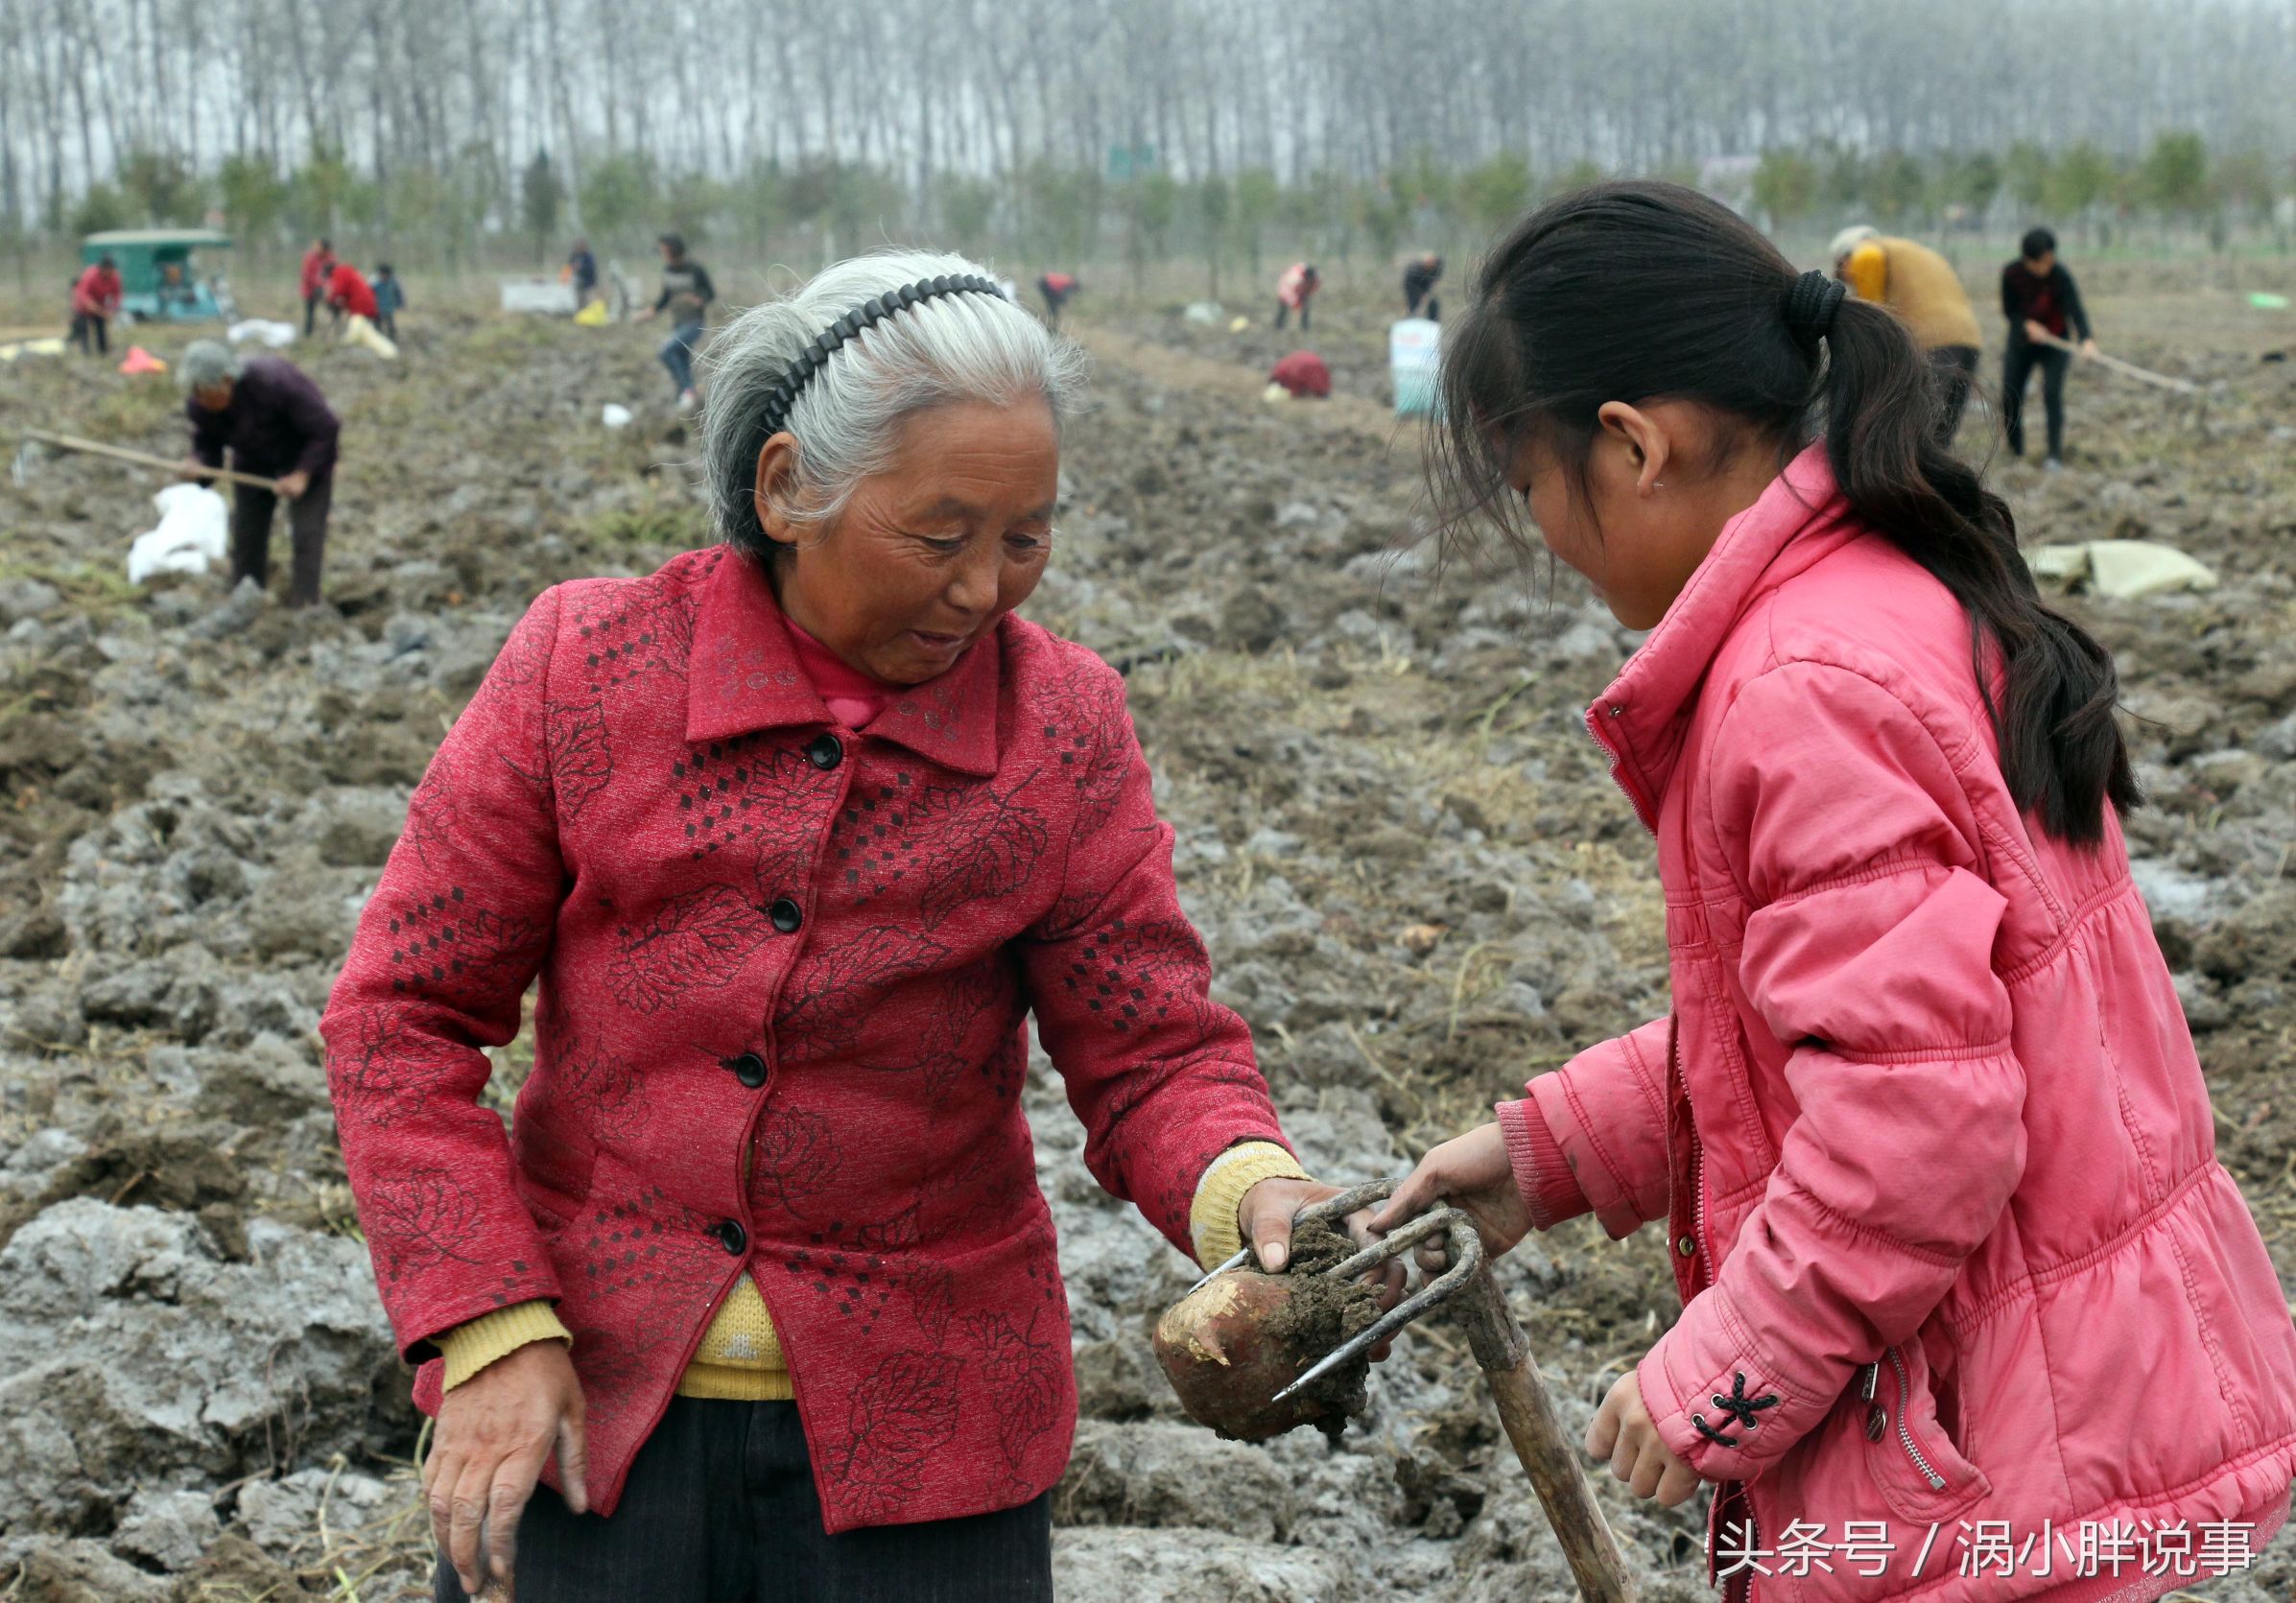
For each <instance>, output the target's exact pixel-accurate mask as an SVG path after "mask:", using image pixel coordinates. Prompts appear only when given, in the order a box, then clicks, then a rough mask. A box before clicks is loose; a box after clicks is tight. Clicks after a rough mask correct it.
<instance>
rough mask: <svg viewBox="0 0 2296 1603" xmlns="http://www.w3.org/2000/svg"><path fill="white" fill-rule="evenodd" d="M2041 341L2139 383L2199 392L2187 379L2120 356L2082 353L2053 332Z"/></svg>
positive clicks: (2078, 347) (2091, 352)
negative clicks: (2171, 376) (2126, 360)
mask: <svg viewBox="0 0 2296 1603" xmlns="http://www.w3.org/2000/svg"><path fill="white" fill-rule="evenodd" d="M2041 342H2042V343H2043V344H2045V345H2054V346H2055V347H2056V348H2057V349H2059V350H2061V351H2071V352H2072V354H2073V355H2075V356H2084V355H2085V357H2086V360H2088V361H2091V362H2094V363H2095V364H2097V365H2099V366H2103V367H2110V368H2112V369H2113V371H2115V372H2116V373H2119V374H2122V375H2124V376H2125V377H2128V378H2132V379H2135V380H2137V381H2138V382H2139V383H2141V384H2150V385H2157V386H2159V387H2160V388H2161V389H2173V390H2175V391H2176V392H2177V393H2178V394H2179V395H2197V394H2199V393H2200V386H2199V385H2197V384H2194V383H2192V382H2191V381H2190V380H2189V379H2172V378H2170V377H2169V376H2168V375H2167V374H2166V373H2156V372H2154V371H2153V370H2152V369H2151V368H2149V367H2140V366H2138V365H2136V364H2135V363H2134V362H2123V361H2121V360H2120V358H2118V357H2117V356H2107V355H2105V354H2104V353H2103V352H2102V351H2090V352H2087V353H2084V352H2083V351H2082V349H2081V347H2080V346H2079V345H2076V344H2074V343H2073V342H2071V340H2061V339H2059V338H2058V337H2057V336H2056V335H2054V334H2050V335H2047V336H2045V337H2044V338H2043V339H2042V341H2041Z"/></svg>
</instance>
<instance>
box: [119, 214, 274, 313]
mask: <svg viewBox="0 0 2296 1603" xmlns="http://www.w3.org/2000/svg"><path fill="white" fill-rule="evenodd" d="M230 248H231V236H230V235H229V234H224V233H218V232H217V231H216V230H215V229H213V228H114V229H112V230H110V231H109V232H107V233H102V234H90V235H88V236H87V238H85V239H84V240H82V241H81V242H80V259H81V261H82V262H83V263H85V264H88V265H91V266H92V265H93V264H94V263H95V261H96V260H97V259H98V258H99V257H103V256H109V257H110V258H111V259H112V262H113V264H114V265H115V266H116V267H118V269H119V270H120V290H121V297H120V312H121V316H122V317H123V318H126V319H127V320H129V321H130V322H178V323H197V322H213V321H216V320H218V319H219V318H220V319H221V320H223V321H225V322H229V321H232V320H235V319H236V318H238V316H239V308H238V306H237V305H236V304H235V303H234V302H233V301H232V299H231V291H230V287H229V286H228V285H227V284H225V282H224V279H223V276H222V275H221V274H220V273H211V274H209V275H207V276H206V277H201V274H200V270H199V264H198V263H197V262H196V261H195V260H194V259H193V252H195V251H199V250H228V249H230Z"/></svg>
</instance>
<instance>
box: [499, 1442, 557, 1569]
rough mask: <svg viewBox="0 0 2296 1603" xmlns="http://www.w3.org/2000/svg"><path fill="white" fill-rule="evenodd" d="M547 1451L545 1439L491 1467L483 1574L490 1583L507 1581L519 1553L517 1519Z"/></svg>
mask: <svg viewBox="0 0 2296 1603" xmlns="http://www.w3.org/2000/svg"><path fill="white" fill-rule="evenodd" d="M550 1447H551V1438H550V1437H548V1436H545V1437H544V1438H543V1439H542V1440H541V1442H540V1443H539V1444H537V1445H536V1446H535V1447H533V1448H531V1449H527V1450H521V1451H518V1452H514V1453H511V1454H509V1456H508V1457H506V1458H504V1459H503V1461H502V1462H501V1463H499V1464H497V1465H496V1466H495V1467H494V1479H493V1481H492V1483H491V1484H490V1485H488V1487H487V1488H486V1572H487V1574H488V1575H489V1576H490V1577H491V1578H492V1579H493V1580H496V1581H508V1580H509V1577H510V1568H511V1565H512V1564H513V1563H514V1562H515V1560H516V1558H517V1552H518V1517H519V1516H520V1515H522V1514H524V1513H525V1512H526V1504H527V1499H528V1498H529V1497H533V1495H534V1481H535V1479H536V1478H537V1477H538V1476H539V1475H540V1474H541V1473H542V1465H543V1461H544V1460H545V1459H547V1458H548V1457H549V1456H550Z"/></svg>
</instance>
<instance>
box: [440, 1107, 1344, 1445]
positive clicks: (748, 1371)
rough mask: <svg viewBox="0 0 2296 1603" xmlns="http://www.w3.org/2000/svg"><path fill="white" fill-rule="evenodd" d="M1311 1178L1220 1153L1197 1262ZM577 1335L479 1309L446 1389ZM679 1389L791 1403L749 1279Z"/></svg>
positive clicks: (1268, 1148)
mask: <svg viewBox="0 0 2296 1603" xmlns="http://www.w3.org/2000/svg"><path fill="white" fill-rule="evenodd" d="M1307 1177H1308V1176H1307V1170H1305V1169H1303V1168H1301V1167H1299V1164H1298V1163H1297V1161H1296V1160H1294V1159H1293V1158H1292V1156H1291V1154H1290V1153H1289V1152H1287V1151H1285V1150H1284V1149H1283V1148H1282V1147H1280V1146H1278V1145H1276V1144H1275V1143H1273V1142H1265V1141H1247V1142H1242V1143H1238V1144H1236V1145H1234V1146H1231V1147H1229V1148H1228V1149H1227V1150H1226V1151H1225V1152H1222V1153H1221V1154H1220V1155H1219V1157H1218V1158H1216V1159H1214V1160H1213V1162H1212V1165H1211V1167H1208V1168H1206V1169H1205V1170H1204V1173H1203V1177H1202V1178H1201V1179H1199V1180H1198V1181H1197V1182H1196V1186H1195V1201H1194V1202H1193V1203H1191V1204H1190V1206H1189V1218H1188V1224H1189V1233H1190V1235H1191V1236H1192V1237H1193V1238H1195V1257H1196V1261H1197V1262H1199V1263H1203V1264H1206V1265H1210V1264H1214V1263H1220V1262H1224V1261H1227V1260H1228V1259H1230V1258H1233V1257H1234V1256H1235V1255H1236V1254H1237V1253H1238V1252H1240V1251H1242V1250H1243V1226H1242V1223H1241V1221H1240V1220H1239V1219H1238V1217H1237V1210H1238V1209H1240V1208H1241V1207H1242V1206H1243V1193H1244V1192H1246V1191H1248V1190H1251V1189H1252V1188H1253V1187H1254V1186H1256V1185H1258V1184H1259V1183H1260V1182H1261V1181H1263V1180H1304V1179H1306V1178H1307ZM573 1340H574V1337H573V1335H572V1334H571V1333H570V1332H568V1331H567V1329H566V1327H565V1326H564V1325H562V1324H560V1323H559V1322H558V1316H557V1314H556V1312H554V1311H553V1310H552V1308H551V1306H550V1304H548V1303H547V1302H541V1301H536V1302H531V1303H515V1304H513V1305H511V1306H510V1307H509V1308H498V1309H497V1310H496V1311H494V1312H492V1313H488V1314H482V1315H481V1316H480V1317H478V1318H476V1319H473V1320H471V1321H470V1322H469V1323H468V1324H466V1325H458V1326H457V1327H455V1329H453V1330H451V1331H448V1332H445V1333H444V1334H442V1335H440V1336H439V1337H438V1350H439V1352H440V1353H442V1354H443V1355H445V1358H446V1377H445V1385H446V1389H447V1390H448V1391H453V1390H454V1389H455V1388H456V1387H457V1386H459V1385H461V1384H462V1382H463V1381H465V1380H467V1379H470V1378H471V1377H472V1376H473V1375H476V1374H477V1373H478V1372H479V1371H480V1370H482V1369H484V1368H485V1367H486V1366H487V1365H488V1364H490V1363H492V1362H493V1361H494V1360H495V1359H497V1358H499V1357H503V1356H505V1355H508V1354H510V1353H514V1352H516V1351H517V1350H518V1349H519V1348H521V1347H524V1346H525V1345H526V1344H527V1343H528V1342H530V1341H563V1342H566V1343H568V1344H569V1345H571V1344H572V1343H573ZM677 1394H678V1396H680V1397H706V1398H719V1399H723V1400H728V1401H732V1402H737V1403H772V1402H786V1401H787V1400H789V1399H790V1398H792V1397H794V1396H795V1395H796V1392H795V1390H794V1388H793V1385H792V1383H791V1380H790V1371H789V1365H788V1364H787V1363H786V1362H785V1361H784V1360H783V1358H782V1355H781V1338H780V1337H779V1336H778V1335H776V1334H775V1333H774V1331H773V1318H772V1315H770V1314H769V1313H768V1312H767V1311H766V1300H765V1298H764V1297H763V1296H761V1295H759V1293H758V1289H757V1283H756V1281H755V1280H754V1279H753V1278H752V1277H751V1276H748V1275H744V1276H743V1277H742V1278H741V1279H740V1280H738V1281H736V1282H735V1283H734V1287H733V1291H732V1292H731V1294H729V1295H728V1296H727V1297H726V1299H725V1302H724V1304H723V1306H722V1307H721V1308H719V1309H718V1315H717V1317H716V1318H714V1319H712V1320H711V1321H710V1325H709V1329H708V1330H706V1331H704V1332H702V1335H701V1345H700V1346H699V1347H698V1348H697V1349H695V1352H694V1361H693V1362H692V1363H690V1364H688V1365H687V1366H686V1372H685V1374H683V1375H682V1376H680V1377H678V1381H677Z"/></svg>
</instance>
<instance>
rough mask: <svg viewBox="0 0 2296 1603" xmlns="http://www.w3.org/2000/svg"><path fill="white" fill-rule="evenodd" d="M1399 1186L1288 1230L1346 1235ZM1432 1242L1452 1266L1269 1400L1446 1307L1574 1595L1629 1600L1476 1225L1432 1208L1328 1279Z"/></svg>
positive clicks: (1338, 1201) (1368, 1193)
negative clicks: (1351, 1221) (1362, 1213)
mask: <svg viewBox="0 0 2296 1603" xmlns="http://www.w3.org/2000/svg"><path fill="white" fill-rule="evenodd" d="M1395 1184H1396V1183H1395V1182H1394V1181H1392V1180H1374V1181H1372V1182H1371V1183H1370V1184H1368V1185H1364V1186H1358V1187H1356V1188H1355V1189H1354V1190H1348V1191H1342V1192H1340V1193H1339V1194H1338V1195H1337V1196H1335V1197H1331V1198H1328V1199H1326V1200H1325V1201H1322V1202H1317V1203H1312V1204H1310V1205H1309V1206H1308V1207H1305V1208H1303V1209H1301V1210H1300V1211H1299V1212H1298V1213H1297V1214H1294V1215H1292V1220H1291V1223H1292V1227H1293V1228H1294V1229H1297V1228H1298V1227H1299V1226H1301V1225H1303V1224H1309V1223H1319V1224H1326V1225H1330V1226H1332V1227H1333V1228H1335V1229H1342V1228H1344V1227H1343V1226H1342V1225H1341V1223H1340V1221H1341V1220H1343V1219H1345V1218H1346V1217H1347V1215H1348V1214H1353V1213H1355V1212H1357V1211H1358V1210H1359V1209H1363V1208H1368V1207H1370V1206H1371V1205H1372V1204H1374V1203H1378V1202H1385V1200H1386V1199H1387V1197H1388V1195H1389V1194H1390V1193H1391V1192H1392V1191H1393V1190H1395ZM1434 1236H1442V1237H1443V1238H1445V1240H1446V1243H1447V1245H1448V1246H1449V1249H1450V1254H1451V1260H1450V1263H1449V1266H1448V1267H1446V1268H1445V1269H1444V1271H1443V1272H1442V1273H1441V1274H1440V1275H1437V1276H1434V1277H1432V1278H1431V1279H1429V1280H1428V1281H1426V1283H1425V1284H1423V1285H1421V1286H1420V1287H1419V1289H1418V1290H1417V1291H1414V1292H1413V1293H1411V1295H1410V1296H1408V1297H1407V1298H1405V1299H1404V1301H1402V1302H1401V1303H1398V1304H1397V1305H1396V1306H1395V1307H1394V1308H1390V1309H1389V1310H1388V1311H1387V1312H1385V1313H1384V1314H1382V1315H1380V1317H1379V1319H1378V1321H1377V1322H1376V1323H1374V1324H1372V1325H1370V1326H1368V1327H1366V1328H1365V1329H1364V1330H1362V1331H1361V1332H1358V1333H1357V1334H1355V1335H1352V1336H1350V1337H1349V1338H1348V1339H1347V1340H1346V1341H1344V1342H1342V1343H1341V1344H1340V1345H1339V1347H1338V1348H1337V1350H1335V1351H1334V1352H1332V1353H1330V1354H1328V1355H1325V1356H1324V1357H1323V1358H1322V1359H1321V1360H1319V1361H1318V1362H1317V1363H1316V1364H1315V1365H1314V1367H1313V1368H1311V1369H1309V1370H1308V1372H1307V1373H1306V1374H1304V1375H1302V1376H1301V1377H1300V1378H1299V1379H1296V1380H1294V1381H1292V1382H1291V1384H1290V1385H1289V1386H1286V1387H1285V1388H1284V1389H1283V1390H1282V1391H1280V1392H1278V1393H1276V1395H1275V1399H1274V1401H1276V1402H1281V1401H1283V1399H1285V1398H1287V1397H1289V1396H1290V1395H1291V1394H1292V1393H1293V1392H1295V1391H1297V1390H1299V1389H1300V1388H1301V1387H1302V1386H1305V1385H1307V1384H1308V1383H1309V1382H1310V1381H1312V1380H1314V1379H1317V1378H1319V1377H1321V1376H1323V1375H1325V1374H1328V1373H1329V1372H1330V1371H1332V1370H1334V1369H1337V1368H1338V1367H1339V1366H1340V1365H1341V1364H1343V1363H1346V1362H1347V1361H1348V1360H1350V1359H1351V1358H1354V1357H1356V1356H1357V1355H1360V1354H1361V1353H1363V1352H1365V1351H1366V1350H1368V1349H1370V1348H1372V1347H1375V1346H1377V1345H1378V1344H1379V1343H1381V1342H1383V1341H1385V1340H1386V1339H1387V1338H1388V1337H1389V1336H1392V1335H1393V1334H1394V1333H1395V1332H1397V1331H1400V1330H1402V1329H1403V1328H1404V1327H1405V1326H1406V1325H1408V1324H1409V1323H1410V1322H1411V1321H1412V1320H1414V1319H1417V1318H1418V1317H1419V1316H1420V1315H1421V1314H1423V1313H1426V1312H1427V1311H1428V1310H1429V1309H1431V1308H1435V1307H1437V1306H1439V1305H1443V1304H1449V1305H1450V1306H1451V1308H1452V1311H1453V1313H1454V1314H1455V1315H1456V1317H1457V1319H1458V1321H1459V1323H1460V1324H1461V1325H1463V1326H1464V1327H1466V1331H1467V1345H1468V1347H1469V1348H1470V1349H1471V1350H1472V1351H1473V1352H1474V1354H1475V1361H1476V1363H1477V1364H1478V1365H1479V1367H1480V1368H1481V1370H1482V1374H1483V1380H1484V1381H1485V1383H1487V1384H1488V1385H1489V1386H1490V1388H1491V1400H1492V1401H1493V1402H1494V1403H1497V1404H1498V1405H1499V1423H1500V1424H1501V1425H1502V1426H1505V1428H1506V1439H1507V1440H1508V1441H1509V1442H1511V1443H1513V1444H1514V1448H1515V1456H1516V1457H1517V1458H1519V1459H1521V1460H1522V1461H1523V1470H1524V1473H1526V1474H1527V1475H1529V1476H1530V1486H1531V1490H1532V1491H1534V1492H1536V1493H1537V1494H1538V1495H1539V1504H1540V1506H1541V1507H1543V1508H1544V1509H1545V1510H1546V1511H1547V1522H1548V1523H1549V1524H1550V1525H1552V1526H1553V1527H1554V1535H1555V1540H1556V1541H1557V1542H1559V1543H1561V1544H1562V1549H1563V1557H1564V1558H1565V1559H1566V1560H1568V1561H1569V1563H1570V1566H1571V1573H1572V1574H1573V1575H1574V1576H1576V1577H1577V1580H1578V1591H1579V1594H1580V1595H1581V1596H1583V1597H1585V1598H1587V1599H1588V1600H1589V1603H1633V1598H1634V1594H1635V1593H1634V1578H1633V1576H1632V1575H1631V1574H1630V1573H1629V1572H1628V1570H1627V1568H1626V1561H1625V1559H1624V1558H1623V1557H1621V1554H1620V1552H1619V1544H1618V1541H1617V1539H1616V1538H1614V1537H1613V1536H1612V1535H1611V1530H1610V1526H1609V1525H1608V1524H1607V1523H1606V1522H1605V1521H1604V1520H1603V1518H1602V1510H1601V1508H1600V1507H1599V1506H1598V1505H1597V1503H1596V1501H1595V1489H1594V1487H1593V1486H1592V1485H1590V1484H1589V1483H1588V1481H1587V1477H1586V1472H1585V1471H1584V1470H1583V1469H1581V1468H1580V1467H1579V1462H1578V1453H1577V1450H1576V1449H1574V1447H1573V1446H1572V1444H1571V1443H1570V1442H1569V1441H1568V1440H1566V1439H1565V1438H1564V1435H1563V1429H1562V1423H1561V1422H1560V1421H1559V1420H1557V1419H1556V1418H1555V1417H1554V1404H1553V1403H1552V1402H1551V1401H1550V1399H1549V1398H1548V1395H1547V1385H1546V1382H1545V1381H1544V1380H1542V1379H1540V1378H1539V1369H1538V1365H1537V1363H1536V1362H1535V1361H1533V1359H1532V1358H1531V1355H1530V1339H1529V1338H1528V1337H1527V1336H1526V1335H1525V1334H1524V1333H1523V1327H1522V1326H1521V1325H1520V1324H1519V1323H1517V1322H1516V1319H1515V1316H1514V1314H1513V1313H1512V1312H1510V1311H1509V1310H1508V1308H1507V1306H1506V1299H1505V1298H1504V1297H1503V1296H1502V1295H1501V1294H1500V1291H1499V1286H1498V1285H1497V1284H1496V1283H1495V1282H1494V1281H1493V1280H1492V1279H1491V1271H1490V1266H1489V1265H1488V1264H1487V1263H1485V1262H1484V1261H1483V1250H1482V1238H1481V1237H1480V1236H1479V1235H1478V1234H1477V1233H1476V1229H1475V1221H1474V1220H1473V1219H1471V1218H1469V1217H1468V1216H1467V1215H1466V1214H1462V1213H1460V1212H1459V1211H1458V1210H1457V1209H1456V1208H1436V1209H1432V1210H1431V1211H1429V1212H1428V1213H1425V1214H1420V1215H1419V1216H1418V1217H1417V1218H1415V1219H1412V1220H1411V1221H1410V1222H1409V1223H1408V1224H1405V1225H1403V1226H1401V1227H1400V1228H1398V1229H1396V1230H1394V1231H1392V1232H1390V1233H1389V1234H1388V1236H1387V1237H1386V1238H1385V1239H1384V1240H1382V1241H1380V1242H1378V1243H1377V1244H1375V1245H1373V1246H1369V1247H1365V1248H1364V1249H1363V1250H1362V1251H1361V1252H1359V1253H1356V1254H1355V1255H1354V1256H1353V1257H1351V1258H1349V1259H1347V1260H1346V1261H1343V1262H1340V1263H1337V1264H1335V1265H1334V1266H1333V1267H1332V1268H1330V1269H1328V1270H1326V1271H1324V1272H1325V1273H1327V1274H1332V1275H1337V1276H1339V1277H1340V1278H1342V1279H1345V1278H1348V1277H1351V1276H1355V1275H1360V1274H1362V1273H1363V1272H1364V1271H1365V1270H1367V1269H1371V1268H1373V1267H1375V1266H1377V1265H1379V1264H1381V1263H1385V1262H1386V1261H1389V1260H1390V1259H1393V1258H1395V1257H1397V1256H1398V1255H1399V1254H1402V1253H1405V1252H1408V1251H1410V1250H1411V1249H1412V1248H1414V1247H1416V1246H1418V1245H1419V1244H1420V1243H1421V1242H1422V1241H1425V1240H1427V1239H1428V1238H1431V1237H1434ZM1249 1258H1250V1253H1249V1251H1248V1249H1247V1250H1246V1251H1245V1252H1244V1253H1243V1254H1241V1255H1239V1257H1237V1258H1236V1259H1233V1260H1231V1261H1229V1262H1227V1263H1223V1264H1221V1265H1220V1267H1219V1269H1216V1270H1214V1271H1213V1273H1214V1274H1218V1273H1219V1272H1220V1270H1224V1269H1228V1268H1231V1267H1236V1266H1240V1265H1241V1264H1242V1263H1243V1262H1245V1261H1248V1260H1249ZM1206 1278H1207V1279H1208V1278H1210V1277H1206ZM1198 1284H1199V1285H1200V1284H1202V1283H1201V1282H1199V1283H1198Z"/></svg>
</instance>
